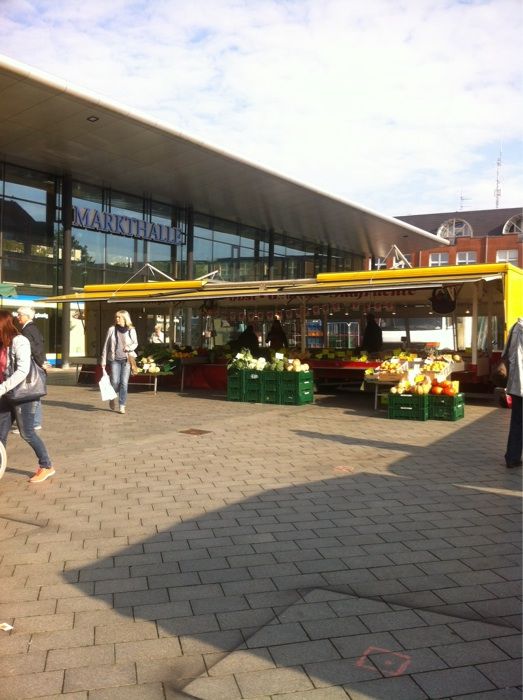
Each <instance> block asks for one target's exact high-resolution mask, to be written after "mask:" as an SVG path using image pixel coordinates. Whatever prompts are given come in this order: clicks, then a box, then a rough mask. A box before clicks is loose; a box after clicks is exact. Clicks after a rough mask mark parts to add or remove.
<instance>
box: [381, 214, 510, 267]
mask: <svg viewBox="0 0 523 700" xmlns="http://www.w3.org/2000/svg"><path fill="white" fill-rule="evenodd" d="M397 218H398V219H400V220H401V221H404V222H406V223H408V224H411V225H413V226H417V227H419V228H421V229H423V230H424V231H429V232H430V233H433V234H436V235H438V236H441V237H442V238H446V239H447V240H448V241H449V242H450V245H449V246H448V247H447V248H444V249H443V248H429V249H426V250H419V251H417V252H415V253H410V254H406V255H405V257H406V258H407V260H408V261H409V262H410V264H411V265H412V267H440V266H442V265H471V264H474V263H477V264H481V263H496V262H509V263H512V264H513V265H517V266H518V267H523V233H522V208H521V207H515V208H510V209H483V210H479V211H459V212H442V213H437V214H417V215H413V216H399V217H397ZM399 247H400V248H401V245H400V246H399ZM392 264H393V262H392V259H386V260H385V259H384V258H374V260H373V264H372V267H374V268H375V269H381V268H384V267H392Z"/></svg>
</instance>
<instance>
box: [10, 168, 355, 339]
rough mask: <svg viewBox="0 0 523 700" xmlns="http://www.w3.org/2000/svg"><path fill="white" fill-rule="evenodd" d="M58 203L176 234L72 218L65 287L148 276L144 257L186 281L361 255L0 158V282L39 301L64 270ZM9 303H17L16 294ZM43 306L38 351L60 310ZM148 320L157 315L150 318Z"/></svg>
mask: <svg viewBox="0 0 523 700" xmlns="http://www.w3.org/2000/svg"><path fill="white" fill-rule="evenodd" d="M66 192H67V194H66ZM69 193H70V194H69ZM64 202H67V204H66V206H70V205H72V207H73V208H78V209H80V210H90V211H92V212H95V213H96V214H97V216H101V215H104V216H108V215H114V219H112V218H111V221H115V220H116V219H117V217H118V216H119V217H128V218H129V219H131V220H135V221H137V222H138V224H139V225H140V226H145V225H146V224H144V222H146V223H147V224H149V225H152V224H155V225H158V228H159V227H160V226H161V227H175V228H177V229H179V230H180V231H181V232H182V233H183V234H184V236H185V241H184V242H183V243H182V244H179V245H171V244H168V243H159V242H157V241H155V240H146V239H145V237H132V236H131V235H127V234H125V233H122V235H117V234H116V229H108V228H107V226H105V227H101V228H100V230H90V229H88V228H84V227H83V226H81V225H74V224H73V226H72V228H71V260H70V277H71V287H72V290H73V291H80V290H82V289H83V287H84V286H85V285H86V284H101V283H105V284H110V283H116V284H117V283H124V282H126V281H128V280H129V279H131V278H133V280H134V281H142V280H145V279H150V278H152V276H151V275H149V274H147V273H146V272H145V271H144V272H143V274H142V273H141V270H142V268H143V267H144V265H145V264H146V263H148V264H149V265H150V266H152V267H154V268H156V269H157V270H159V271H160V272H162V273H164V274H165V275H168V276H169V277H172V278H174V279H195V278H198V277H202V276H204V275H208V274H209V273H213V272H216V273H217V275H218V277H219V278H221V279H222V280H225V281H234V282H241V281H248V280H265V279H289V278H290V279H297V278H310V277H314V276H315V275H316V274H317V273H318V272H327V271H338V270H354V269H362V268H363V262H364V260H363V257H358V256H352V255H350V254H348V253H344V252H343V251H339V250H332V249H331V248H330V247H329V246H327V245H326V244H325V245H324V244H319V243H318V242H315V243H310V242H306V241H303V240H299V239H298V238H294V237H293V236H291V235H288V234H282V233H277V232H273V231H268V230H261V229H257V228H254V227H252V226H249V225H248V224H246V223H245V224H244V223H240V222H233V221H227V220H225V219H220V218H217V217H212V216H209V215H207V214H205V213H204V212H192V211H191V210H190V209H188V208H183V207H178V206H176V205H173V204H171V203H168V202H159V201H155V200H154V199H152V198H149V197H141V196H136V195H135V194H131V193H125V192H120V191H117V190H112V189H111V188H110V187H100V186H96V185H93V184H90V183H86V182H81V181H72V182H65V181H64V180H62V179H61V178H59V177H55V176H54V175H50V174H47V173H44V172H38V171H35V170H30V169H27V168H22V167H19V166H16V165H12V164H9V163H0V250H1V254H2V257H1V269H0V273H1V278H0V280H1V281H3V282H9V283H12V284H15V285H16V287H17V291H18V294H19V297H18V298H19V299H22V300H33V301H35V302H37V303H38V299H41V298H45V297H48V296H53V295H55V294H60V293H62V292H63V291H64V277H65V274H66V268H68V266H67V265H66V264H65V261H64V259H63V251H64V239H65V241H67V240H68V239H67V238H65V234H64V217H63V207H64ZM65 218H67V217H65ZM319 238H320V236H318V239H319ZM138 273H139V274H138ZM161 278H162V277H161V275H156V276H154V279H161ZM10 303H11V302H10ZM20 303H21V302H20ZM12 304H16V305H19V304H18V302H15V301H12V303H11V305H12ZM51 306H52V305H51ZM46 308H47V307H46ZM49 308H50V310H49V312H48V311H46V312H45V314H43V315H42V317H45V323H46V324H48V327H47V328H46V331H47V332H46V339H47V342H48V348H47V349H48V351H49V350H50V351H51V352H59V351H60V338H61V319H60V314H59V313H58V312H57V310H56V309H55V308H51V307H49ZM76 313H80V312H79V311H78V310H77V311H76ZM153 320H158V317H157V316H156V317H154V316H151V322H152V321H153ZM180 325H181V319H180Z"/></svg>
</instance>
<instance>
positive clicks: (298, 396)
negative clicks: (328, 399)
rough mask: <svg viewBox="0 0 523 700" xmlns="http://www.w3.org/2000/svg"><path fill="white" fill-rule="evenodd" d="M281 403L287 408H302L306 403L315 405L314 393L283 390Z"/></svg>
mask: <svg viewBox="0 0 523 700" xmlns="http://www.w3.org/2000/svg"><path fill="white" fill-rule="evenodd" d="M281 403H282V404H284V405H286V406H302V405H303V404H306V403H314V391H313V390H312V389H307V390H305V391H296V390H295V389H292V388H290V389H287V390H285V389H282V394H281Z"/></svg>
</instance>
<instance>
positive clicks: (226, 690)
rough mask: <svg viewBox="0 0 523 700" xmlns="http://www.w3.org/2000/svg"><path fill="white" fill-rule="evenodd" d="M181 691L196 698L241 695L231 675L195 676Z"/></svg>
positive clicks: (220, 698) (222, 699)
mask: <svg viewBox="0 0 523 700" xmlns="http://www.w3.org/2000/svg"><path fill="white" fill-rule="evenodd" d="M262 673H263V672H262ZM183 692H184V693H187V694H188V695H189V697H190V698H192V697H195V698H198V700H200V699H201V700H235V698H240V697H242V696H241V695H240V691H239V690H238V686H237V684H236V681H235V679H234V677H233V676H224V677H218V678H205V677H201V678H197V679H196V680H194V681H192V682H191V683H189V684H188V685H187V686H186V687H185V688H184V689H183ZM243 697H248V696H243Z"/></svg>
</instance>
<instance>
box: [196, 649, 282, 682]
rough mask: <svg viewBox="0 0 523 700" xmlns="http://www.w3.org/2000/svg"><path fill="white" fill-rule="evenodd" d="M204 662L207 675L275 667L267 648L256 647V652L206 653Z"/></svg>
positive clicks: (225, 674)
mask: <svg viewBox="0 0 523 700" xmlns="http://www.w3.org/2000/svg"><path fill="white" fill-rule="evenodd" d="M205 663H206V665H207V668H208V673H209V676H228V675H231V674H235V673H249V672H251V671H261V670H264V669H269V668H270V669H275V668H276V666H275V663H274V661H273V659H272V658H271V655H270V654H269V652H268V651H267V649H257V650H256V652H252V651H232V652H230V653H229V654H227V655H226V656H223V653H221V654H206V655H205Z"/></svg>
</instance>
